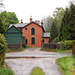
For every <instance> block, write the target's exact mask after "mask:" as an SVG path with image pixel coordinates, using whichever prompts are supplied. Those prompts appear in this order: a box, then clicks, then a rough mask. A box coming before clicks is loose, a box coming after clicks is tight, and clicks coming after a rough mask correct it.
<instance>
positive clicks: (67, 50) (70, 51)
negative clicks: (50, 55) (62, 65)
mask: <svg viewBox="0 0 75 75" xmlns="http://www.w3.org/2000/svg"><path fill="white" fill-rule="evenodd" d="M56 51H57V52H59V53H61V52H72V50H56Z"/></svg>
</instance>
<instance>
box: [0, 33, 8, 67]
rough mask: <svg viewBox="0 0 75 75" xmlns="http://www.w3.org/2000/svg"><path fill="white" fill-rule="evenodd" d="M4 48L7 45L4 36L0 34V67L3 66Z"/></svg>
mask: <svg viewBox="0 0 75 75" xmlns="http://www.w3.org/2000/svg"><path fill="white" fill-rule="evenodd" d="M6 48H7V44H6V41H5V38H4V35H2V34H0V67H3V66H4V59H5V52H6Z"/></svg>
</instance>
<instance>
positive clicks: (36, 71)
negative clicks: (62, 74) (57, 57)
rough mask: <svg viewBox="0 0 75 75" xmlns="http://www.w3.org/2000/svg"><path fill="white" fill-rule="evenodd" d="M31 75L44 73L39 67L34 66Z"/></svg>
mask: <svg viewBox="0 0 75 75" xmlns="http://www.w3.org/2000/svg"><path fill="white" fill-rule="evenodd" d="M31 75H45V74H44V73H43V72H42V70H41V69H40V68H35V69H34V70H33V72H32V74H31Z"/></svg>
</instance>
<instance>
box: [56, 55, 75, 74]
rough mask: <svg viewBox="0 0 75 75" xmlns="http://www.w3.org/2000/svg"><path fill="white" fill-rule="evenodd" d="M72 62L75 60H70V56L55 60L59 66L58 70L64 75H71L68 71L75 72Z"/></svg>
mask: <svg viewBox="0 0 75 75" xmlns="http://www.w3.org/2000/svg"><path fill="white" fill-rule="evenodd" d="M74 60H75V59H72V57H70V56H67V57H62V58H59V59H57V63H58V65H59V66H60V67H59V69H60V70H61V71H62V73H64V75H73V74H72V72H70V71H75V65H73V61H74ZM74 75H75V73H74Z"/></svg>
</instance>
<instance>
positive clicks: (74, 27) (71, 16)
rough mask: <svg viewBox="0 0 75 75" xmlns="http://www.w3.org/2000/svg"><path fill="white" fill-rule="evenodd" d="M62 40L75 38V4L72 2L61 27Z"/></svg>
mask: <svg viewBox="0 0 75 75" xmlns="http://www.w3.org/2000/svg"><path fill="white" fill-rule="evenodd" d="M59 39H60V40H75V5H74V4H73V3H71V6H70V8H67V9H66V11H65V14H64V17H63V19H62V23H61V28H60V35H59Z"/></svg>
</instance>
